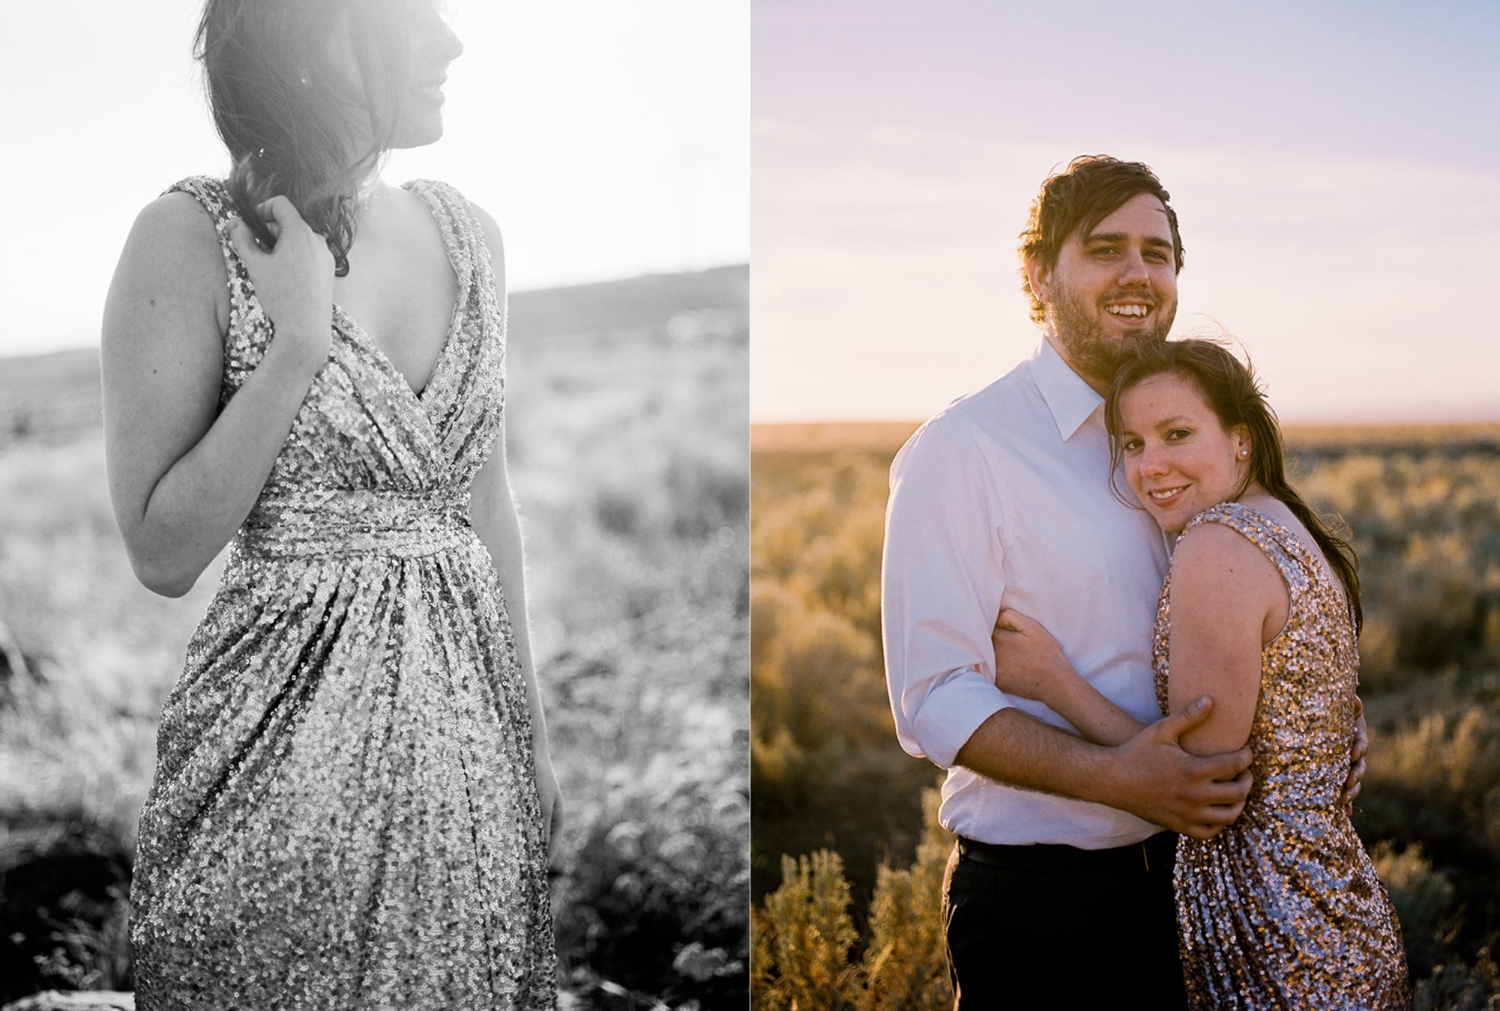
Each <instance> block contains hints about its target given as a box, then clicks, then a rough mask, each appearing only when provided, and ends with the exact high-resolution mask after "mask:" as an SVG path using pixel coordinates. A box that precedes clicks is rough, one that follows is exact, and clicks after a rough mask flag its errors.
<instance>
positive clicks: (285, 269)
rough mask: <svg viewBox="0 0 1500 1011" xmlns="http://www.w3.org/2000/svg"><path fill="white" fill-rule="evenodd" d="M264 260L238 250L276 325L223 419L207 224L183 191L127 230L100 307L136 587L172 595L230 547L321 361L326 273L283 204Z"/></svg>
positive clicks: (224, 319) (112, 454) (313, 243)
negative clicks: (274, 238)
mask: <svg viewBox="0 0 1500 1011" xmlns="http://www.w3.org/2000/svg"><path fill="white" fill-rule="evenodd" d="M267 210H268V211H269V213H270V214H271V216H272V225H273V228H274V229H275V230H276V231H277V233H278V234H279V238H278V241H277V244H276V249H275V252H273V253H265V252H263V251H261V250H260V249H259V247H257V246H256V245H255V243H254V240H253V238H251V237H250V233H249V229H248V228H247V227H245V226H244V225H243V224H242V223H236V227H235V228H234V229H233V230H232V232H231V238H232V239H233V241H234V243H235V248H236V250H237V251H239V252H240V253H241V255H242V256H243V257H244V259H245V263H246V266H247V268H248V269H249V270H250V274H251V279H252V280H253V281H254V282H255V285H256V291H257V295H258V297H259V298H260V300H261V303H262V305H263V306H264V307H265V310H266V314H267V316H269V317H270V319H271V320H272V322H273V323H274V324H275V325H276V328H277V329H276V334H277V335H276V338H275V339H273V340H272V341H271V344H270V346H269V347H268V348H267V351H266V355H265V358H264V360H263V361H262V362H261V364H260V366H259V367H258V368H256V370H255V372H254V373H253V374H251V375H250V376H249V377H248V378H247V379H246V380H245V383H244V385H243V386H241V388H240V390H239V391H238V392H237V393H236V394H235V396H234V398H233V399H232V400H231V401H230V402H229V403H228V404H226V405H225V407H224V410H223V411H222V412H219V411H218V400H219V380H220V373H221V371H222V366H223V360H222V355H223V334H224V333H225V331H226V329H227V327H228V322H229V318H228V317H229V302H228V295H227V289H226V273H225V266H224V258H223V254H222V253H221V252H220V247H219V240H218V235H217V233H216V232H215V230H214V226H213V222H212V221H211V220H210V219H209V217H208V216H207V215H206V214H204V212H203V210H202V208H201V207H200V206H199V205H198V202H197V201H196V200H194V199H193V198H192V197H191V196H189V195H188V194H186V193H171V194H168V195H166V196H164V197H161V198H159V199H158V200H156V201H155V202H153V203H152V204H150V205H149V206H147V207H146V209H145V210H143V211H142V212H141V214H140V216H139V217H138V218H137V219H136V222H135V226H134V227H133V228H132V229H131V232H130V237H129V238H128V239H127V240H126V242H125V250H124V252H123V253H121V255H120V263H119V266H118V267H116V268H115V276H114V281H113V282H112V283H111V284H110V289H109V296H108V298H107V299H106V301H105V307H104V324H103V348H102V353H101V364H102V371H103V386H104V437H105V456H106V460H107V463H108V469H109V485H110V497H111V500H112V501H113V503H114V509H115V519H116V521H117V522H118V523H119V525H120V532H121V534H122V535H123V537H124V539H125V547H126V551H127V552H128V554H129V556H130V563H131V566H132V567H133V568H134V569H135V573H136V575H137V577H138V578H139V579H140V580H141V582H142V583H144V584H145V585H146V586H147V587H149V588H150V589H152V590H154V591H155V592H157V593H161V594H164V595H166V596H171V597H177V596H181V595H182V594H184V593H186V592H187V591H188V590H189V589H191V588H192V585H193V583H194V582H195V581H196V580H197V578H198V576H199V575H201V574H202V572H203V570H204V569H205V568H206V567H207V566H208V564H209V563H210V562H211V561H213V558H214V556H215V555H217V554H218V553H219V551H220V550H221V549H222V548H223V547H224V545H225V544H226V543H228V541H229V539H230V538H231V537H233V536H234V532H235V531H236V530H237V529H238V528H239V525H240V523H242V522H243V521H244V519H245V517H246V516H247V515H248V514H249V512H250V509H251V507H252V506H253V505H254V504H255V499H256V497H257V496H258V495H259V494H260V490H261V487H262V486H263V485H264V484H265V480H266V475H267V474H269V473H270V470H271V465H272V463H273V462H274V461H275V459H276V455H277V453H279V452H280V451H281V446H282V444H283V443H284V442H285V441H286V437H287V433H288V432H289V431H291V426H292V420H293V419H294V418H295V417H296V414H297V411H298V410H299V409H300V407H301V405H302V400H303V398H304V397H305V396H306V394H307V389H308V386H309V385H310V384H311V382H312V378H313V375H314V374H315V373H316V372H317V370H318V369H319V368H321V367H322V365H323V363H324V362H326V361H327V359H328V347H329V342H330V340H331V333H330V327H331V323H332V315H333V309H332V282H333V262H332V257H331V256H330V255H329V253H328V249H327V246H326V245H325V244H324V242H323V240H322V239H321V238H320V237H318V236H317V235H316V234H314V233H313V232H312V230H311V229H309V228H308V227H307V226H306V225H305V224H304V223H303V222H302V219H301V218H300V217H298V216H297V212H296V211H295V210H293V209H292V206H291V203H290V202H288V201H286V200H285V198H282V197H277V198H275V199H273V200H272V201H270V202H269V204H268V205H267Z"/></svg>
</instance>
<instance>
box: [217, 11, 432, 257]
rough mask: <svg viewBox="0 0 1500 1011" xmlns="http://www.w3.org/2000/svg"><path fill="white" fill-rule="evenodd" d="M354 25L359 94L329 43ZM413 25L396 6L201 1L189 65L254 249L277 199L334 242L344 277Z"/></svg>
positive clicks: (389, 133) (390, 127)
mask: <svg viewBox="0 0 1500 1011" xmlns="http://www.w3.org/2000/svg"><path fill="white" fill-rule="evenodd" d="M341 21H343V22H346V23H347V31H348V37H349V43H350V51H351V56H352V57H353V60H354V64H355V67H356V68H357V69H358V72H359V82H360V83H359V85H358V86H356V85H355V84H354V83H352V82H351V81H350V80H349V79H348V75H347V74H346V73H345V72H343V71H341V70H340V68H339V67H337V66H335V65H334V63H333V60H332V59H331V58H330V56H329V42H330V40H331V39H332V38H333V37H334V33H335V32H337V31H339V30H340V29H341V28H342V25H341ZM405 22H406V15H405V13H404V11H403V10H402V9H401V8H400V7H399V5H398V4H397V3H396V2H393V0H206V2H205V3H204V6H203V16H202V18H201V20H200V21H199V22H198V31H197V35H196V36H195V39H194V44H193V55H194V56H195V57H196V58H197V59H199V60H201V61H202V63H203V72H204V83H205V89H206V90H207V92H208V101H209V106H210V108H211V110H212V112H213V119H214V126H215V127H216V128H217V129H218V131H219V137H220V138H222V139H223V141H224V145H225V147H227V148H228V149H229V155H230V157H231V158H232V159H233V163H234V165H233V168H232V169H231V170H230V173H229V192H230V195H231V196H232V197H233V199H234V204H235V210H236V211H237V212H238V213H239V215H240V217H241V218H243V219H244V221H245V222H246V224H248V225H249V226H250V227H251V229H253V230H254V232H255V236H256V238H258V239H260V240H261V242H263V243H265V244H266V246H267V247H270V246H271V245H273V244H274V240H273V238H272V236H271V234H270V232H269V231H268V230H267V228H266V222H265V219H264V218H263V217H262V215H261V214H260V211H259V209H258V208H259V206H260V204H261V203H263V202H264V201H266V200H268V199H270V198H271V197H273V196H276V195H278V194H280V195H282V196H285V197H286V198H287V199H288V200H290V201H291V202H292V205H293V206H294V207H296V208H297V213H298V214H300V215H301V216H302V218H303V219H304V220H305V221H306V222H307V223H308V225H309V226H310V227H311V228H312V229H313V230H314V231H316V232H318V233H319V234H321V235H322V236H324V238H326V239H327V241H328V249H329V251H330V252H331V253H333V259H334V263H335V264H337V273H338V276H340V277H343V276H344V275H345V274H347V273H348V272H349V247H350V245H351V244H352V243H353V241H354V227H355V210H356V207H355V198H356V194H357V192H358V188H359V185H360V183H361V182H363V181H364V180H365V179H366V178H367V177H368V176H369V175H370V174H371V172H373V171H374V170H375V169H377V168H378V167H379V165H380V161H381V158H382V157H383V156H384V155H385V152H386V151H387V150H389V149H390V147H391V144H392V141H393V139H394V136H395V130H396V122H395V110H396V109H397V107H398V105H397V98H398V95H399V94H400V92H401V90H402V89H403V87H404V86H405V78H406V75H407V66H406V63H407V48H406V41H405V34H404V29H405V27H406V23H405Z"/></svg>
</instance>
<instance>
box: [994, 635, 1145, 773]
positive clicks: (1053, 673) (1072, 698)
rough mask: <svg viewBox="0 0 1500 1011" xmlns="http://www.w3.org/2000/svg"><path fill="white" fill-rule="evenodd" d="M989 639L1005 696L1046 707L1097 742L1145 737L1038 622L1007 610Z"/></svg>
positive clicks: (1137, 723) (998, 684)
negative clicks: (1034, 700)
mask: <svg viewBox="0 0 1500 1011" xmlns="http://www.w3.org/2000/svg"><path fill="white" fill-rule="evenodd" d="M990 640H991V642H992V643H993V644H994V647H995V687H996V688H999V689H1000V690H1001V691H1002V692H1005V693H1007V694H1009V695H1019V696H1021V697H1023V698H1028V699H1036V700H1037V701H1038V702H1041V703H1043V704H1045V705H1046V706H1047V708H1048V709H1051V710H1052V711H1053V712H1055V713H1057V714H1058V715H1059V716H1061V717H1062V718H1063V719H1065V720H1067V721H1068V722H1069V723H1071V724H1073V726H1074V728H1075V729H1076V730H1077V731H1078V732H1079V733H1080V734H1081V735H1082V736H1083V737H1084V738H1085V739H1086V740H1089V741H1093V742H1094V743H1095V744H1104V745H1115V744H1123V743H1125V742H1126V741H1128V740H1130V739H1131V738H1133V737H1134V736H1135V735H1136V734H1138V733H1140V731H1141V726H1142V725H1141V723H1140V721H1139V720H1137V719H1136V718H1135V717H1134V716H1131V715H1130V714H1129V713H1127V712H1126V711H1125V710H1123V709H1121V708H1120V707H1119V706H1117V705H1115V704H1114V703H1113V702H1111V701H1110V700H1109V699H1107V698H1105V697H1104V696H1103V695H1101V694H1100V693H1099V691H1098V689H1096V688H1095V687H1094V686H1093V685H1091V684H1089V683H1088V681H1086V680H1084V678H1083V676H1082V675H1081V674H1079V673H1078V672H1077V671H1076V670H1074V669H1073V665H1072V664H1070V663H1069V662H1068V659H1067V657H1065V656H1064V655H1063V652H1062V647H1061V646H1059V645H1058V644H1057V640H1056V639H1054V638H1052V635H1051V633H1049V632H1048V631H1047V630H1046V629H1045V628H1043V627H1042V626H1041V625H1040V624H1038V623H1037V622H1035V621H1033V620H1031V619H1030V618H1028V617H1026V616H1025V615H1024V614H1021V613H1020V612H1019V611H1015V610H1012V609H1010V608H1002V609H1001V611H1000V616H999V618H998V619H997V620H996V622H995V630H994V632H993V633H992V634H991V636H990Z"/></svg>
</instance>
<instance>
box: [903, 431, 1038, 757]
mask: <svg viewBox="0 0 1500 1011" xmlns="http://www.w3.org/2000/svg"><path fill="white" fill-rule="evenodd" d="M993 473H994V471H993V469H992V468H991V467H990V466H989V464H988V463H987V461H986V460H985V458H984V450H983V449H982V448H981V442H980V440H979V439H978V438H977V437H976V432H975V431H974V429H973V427H972V425H971V424H970V423H969V422H968V421H967V420H966V419H964V418H961V417H954V416H953V415H942V416H939V417H938V418H935V419H934V420H933V421H931V422H929V423H928V424H927V425H926V426H924V427H923V428H922V429H921V430H919V431H918V432H917V434H916V435H914V436H913V437H912V438H911V440H910V441H909V442H908V443H907V444H906V445H905V446H904V447H902V450H901V452H900V453H898V454H897V456H896V459H895V461H894V462H893V463H892V465H891V495H890V502H889V504H888V506H887V509H886V527H885V545H884V549H883V555H882V561H881V634H882V638H883V642H884V647H885V669H886V684H887V687H888V689H889V691H890V698H891V710H892V712H893V713H894V714H895V718H896V734H897V737H898V738H899V739H900V742H901V746H902V747H903V748H905V749H906V751H908V752H909V753H911V754H913V755H916V756H918V757H925V758H927V759H929V760H930V761H932V762H934V763H936V764H937V765H940V766H942V767H943V768H949V767H951V766H952V765H953V764H954V761H955V759H956V758H957V756H958V752H959V749H960V748H962V747H963V746H964V744H965V743H966V742H967V741H968V740H969V738H970V737H971V736H973V734H974V731H975V730H977V729H978V728H979V726H980V724H982V723H983V722H984V721H985V720H987V719H988V718H989V717H990V716H991V715H993V714H994V713H996V712H998V711H999V710H1001V709H1005V708H1007V707H1009V706H1010V704H1011V703H1010V701H1009V700H1008V699H1007V698H1006V696H1005V695H1004V693H1002V692H1001V691H1000V690H999V689H997V688H996V687H995V656H994V647H993V645H992V644H991V642H990V633H991V631H992V629H993V628H994V625H995V617H996V615H998V614H999V612H1000V599H1001V596H1002V594H1003V593H1004V591H1005V569H1004V561H1005V559H1004V545H1003V536H1002V534H1003V529H1004V516H1003V515H1002V512H1003V503H1002V502H1001V500H1000V497H999V494H998V489H997V488H996V487H995V484H994V479H993V477H992V474H993Z"/></svg>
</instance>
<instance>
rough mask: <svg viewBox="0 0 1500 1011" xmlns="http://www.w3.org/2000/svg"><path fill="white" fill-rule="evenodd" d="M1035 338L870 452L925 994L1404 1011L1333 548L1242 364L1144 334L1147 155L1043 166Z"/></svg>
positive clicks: (1151, 324)
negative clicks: (940, 922) (919, 854)
mask: <svg viewBox="0 0 1500 1011" xmlns="http://www.w3.org/2000/svg"><path fill="white" fill-rule="evenodd" d="M1022 240H1023V244H1022V248H1021V258H1022V262H1023V265H1024V274H1025V288H1026V291H1027V292H1028V294H1029V295H1030V296H1031V302H1032V317H1033V319H1034V320H1035V321H1036V322H1037V323H1038V324H1039V325H1040V327H1041V328H1042V330H1043V334H1044V340H1043V341H1042V344H1041V347H1040V349H1039V350H1038V352H1037V353H1036V354H1035V355H1034V356H1033V357H1032V358H1031V359H1030V360H1028V361H1026V362H1023V363H1022V364H1020V365H1019V366H1017V367H1016V368H1015V369H1014V370H1012V371H1011V372H1010V373H1009V374H1007V375H1006V376H1004V377H1002V378H1001V379H999V380H998V381H996V382H995V383H993V384H991V385H990V386H988V387H986V388H985V389H983V390H981V391H979V392H977V393H975V394H972V395H970V396H968V397H965V398H963V399H961V400H959V401H956V402H955V403H954V404H952V405H951V406H949V407H948V408H947V409H946V410H944V411H943V412H942V413H941V414H939V415H938V416H937V417H935V418H933V419H932V420H931V421H929V422H928V423H927V424H926V425H924V426H923V427H922V428H921V429H920V430H919V431H918V432H917V434H916V435H914V436H913V437H912V439H911V440H910V441H909V442H908V443H907V444H906V446H905V447H903V449H902V450H901V452H900V454H899V455H898V456H897V457H896V461H895V463H894V465H893V467H892V471H891V499H890V507H889V513H888V518H887V529H886V541H885V557H884V564H883V575H882V583H883V585H882V600H883V618H884V623H883V624H884V636H885V655H886V666H887V673H888V678H889V683H890V692H891V703H892V707H893V709H894V711H895V717H896V728H897V732H898V735H899V736H900V739H901V743H902V745H903V746H904V747H905V748H906V750H907V751H909V752H911V753H912V754H915V755H922V756H925V757H927V758H929V759H931V760H932V761H934V762H936V763H937V764H939V765H941V766H944V767H945V768H947V769H948V776H947V780H946V782H945V783H944V786H943V801H942V807H941V819H942V822H943V824H944V825H945V826H946V827H947V828H948V829H950V830H951V831H952V832H953V833H954V834H955V835H957V836H958V845H957V847H956V848H955V851H954V854H953V856H952V858H951V860H950V862H949V865H948V872H947V876H946V880H945V885H944V889H945V893H944V911H945V919H946V924H945V926H946V931H947V940H948V953H949V964H950V966H951V968H952V971H953V977H954V989H955V993H956V998H957V999H956V1006H958V1007H961V1008H965V1009H987V1008H1003V1007H1019V1008H1029V1007H1048V1008H1069V1007H1080V1008H1084V1007H1087V1008H1099V1007H1112V1006H1134V1007H1150V1008H1173V1007H1176V1008H1181V1007H1189V1006H1190V1007H1193V1008H1220V1007H1235V1008H1315V1007H1316V1008H1323V1007H1327V1008H1354V1007H1358V1008H1404V1007H1408V1006H1409V1005H1410V1002H1411V992H1410V983H1409V979H1408V975H1407V969H1406V960H1405V955H1404V952H1403V949H1402V943H1401V936H1400V930H1399V927H1398V926H1397V924H1396V920H1395V916H1394V914H1393V912H1392V910H1391V906H1390V902H1389V899H1388V898H1387V895H1386V892H1385V889H1384V888H1383V887H1382V886H1381V884H1380V881H1379V880H1378V878H1377V877H1376V875H1375V871H1374V869H1373V867H1372V866H1371V864H1370V860H1369V858H1368V856H1367V855H1366V854H1365V852H1364V849H1363V847H1362V846H1361V844H1360V841H1359V839H1358V837H1357V836H1356V835H1355V833H1354V830H1353V827H1352V826H1351V824H1350V821H1349V804H1350V803H1351V802H1352V800H1353V795H1354V793H1356V792H1357V791H1358V781H1359V776H1360V773H1361V772H1362V768H1363V762H1362V759H1363V751H1364V728H1363V721H1362V719H1361V718H1360V705H1359V700H1358V698H1357V696H1356V694H1355V690H1356V683H1357V676H1358V653H1357V649H1356V635H1357V630H1358V627H1359V622H1360V607H1359V584H1358V577H1357V575H1356V567H1355V558H1354V554H1353V551H1352V549H1351V548H1350V546H1349V544H1348V543H1347V542H1345V541H1343V540H1341V539H1340V538H1339V537H1338V536H1337V535H1336V534H1334V533H1333V532H1332V531H1330V530H1329V529H1328V528H1327V526H1326V525H1325V524H1324V523H1323V522H1322V521H1321V520H1320V519H1319V518H1318V516H1317V515H1316V514H1315V513H1314V512H1313V511H1312V510H1311V509H1310V508H1309V507H1308V506H1307V504H1306V503H1305V502H1304V501H1303V500H1302V499H1301V498H1300V496H1298V494H1297V493H1296V492H1295V491H1294V490H1293V489H1292V487H1291V486H1290V484H1289V483H1288V482H1287V480H1286V476H1285V467H1284V460H1283V452H1282V444H1281V435H1280V431H1279V428H1278V426H1277V423H1276V420H1275V416H1274V414H1273V413H1272V412H1271V410H1270V408H1269V406H1268V405H1267V404H1266V402H1265V399H1264V397H1263V396H1262V394H1261V392H1260V390H1259V388H1258V385H1257V383H1256V381H1255V379H1254V377H1253V375H1252V374H1251V373H1250V371H1249V370H1248V368H1247V367H1246V366H1245V365H1243V364H1241V362H1240V361H1239V360H1238V359H1236V358H1235V357H1234V356H1233V355H1232V354H1230V353H1229V352H1228V351H1226V350H1225V349H1224V348H1223V347H1221V346H1220V345H1218V344H1215V343H1213V342H1209V341H1200V340H1184V341H1171V342H1169V341H1167V340H1166V335H1167V332H1168V330H1169V329H1170V328H1171V324H1172V318H1173V315H1174V314H1175V312H1176V308H1177V274H1178V272H1179V271H1180V270H1181V269H1182V263H1183V257H1182V242H1181V238H1180V236H1179V234H1178V227H1177V217H1176V214H1175V212H1174V211H1173V210H1172V208H1171V205H1170V203H1169V198H1168V194H1167V192H1166V190H1164V189H1163V188H1162V185H1161V183H1160V182H1159V181H1158V179H1157V178H1156V176H1155V175H1154V174H1153V173H1152V172H1151V170H1150V169H1149V168H1147V167H1146V166H1145V165H1142V164H1139V163H1134V162H1121V161H1118V160H1116V159H1113V158H1108V157H1103V156H1099V157H1082V158H1077V159H1075V160H1074V161H1073V162H1072V163H1071V164H1070V165H1069V166H1068V168H1067V170H1066V171H1064V172H1062V173H1060V174H1058V175H1054V176H1053V177H1051V178H1050V179H1048V180H1047V181H1046V182H1045V183H1044V184H1043V186H1042V189H1041V191H1040V193H1039V194H1038V196H1037V199H1036V201H1035V202H1034V203H1033V205H1032V209H1031V216H1030V219H1029V221H1028V224H1027V229H1026V231H1025V232H1024V233H1023V236H1022Z"/></svg>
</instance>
